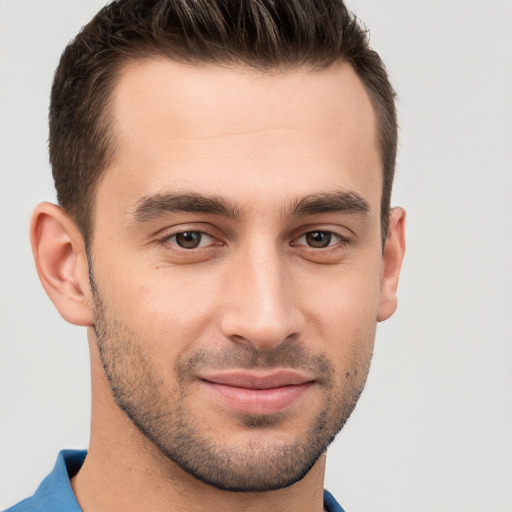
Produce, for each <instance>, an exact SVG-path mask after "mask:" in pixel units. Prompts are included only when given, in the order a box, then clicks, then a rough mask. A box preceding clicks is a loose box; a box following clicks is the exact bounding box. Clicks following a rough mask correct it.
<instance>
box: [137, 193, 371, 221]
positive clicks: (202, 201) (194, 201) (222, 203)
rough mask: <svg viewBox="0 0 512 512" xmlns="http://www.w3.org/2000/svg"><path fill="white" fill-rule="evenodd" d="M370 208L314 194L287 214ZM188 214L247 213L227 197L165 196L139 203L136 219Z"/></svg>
mask: <svg viewBox="0 0 512 512" xmlns="http://www.w3.org/2000/svg"><path fill="white" fill-rule="evenodd" d="M369 211H370V205H369V204H368V202H367V201H366V200H365V199H363V198H362V197H361V196H360V195H359V194H357V193H356V192H353V191H340V192H334V193H319V194H310V195H308V196H306V197H303V198H301V199H297V200H296V201H293V202H292V203H291V205H290V207H289V208H287V209H286V210H285V211H284V212H283V213H284V215H285V216H287V217H300V216H306V215H319V214H322V213H344V214H356V215H364V214H367V213H368V212H369ZM176 212H188V213H205V214H210V215H221V216H224V217H231V218H240V217H242V216H243V210H242V209H241V208H240V207H239V206H238V205H237V204H236V203H234V202H232V201H229V200H228V199H226V198H224V197H218V196H204V195H202V194H196V193H185V194H174V193H162V194H155V195H152V196H145V197H142V198H141V199H139V201H137V204H136V207H135V210H134V213H133V216H134V217H135V220H137V221H138V222H149V221H151V220H154V219H157V218H159V217H161V216H162V215H165V214H167V213H176Z"/></svg>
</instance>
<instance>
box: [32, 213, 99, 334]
mask: <svg viewBox="0 0 512 512" xmlns="http://www.w3.org/2000/svg"><path fill="white" fill-rule="evenodd" d="M30 240H31V243H32V252H33V254H34V259H35V263H36V268H37V273H38V275H39V279H40V280H41V283H42V285H43V287H44V289H45V291H46V293H47V294H48V296H49V297H50V299H51V301H52V302H53V304H54V305H55V307H56V308H57V309H58V311H59V313H60V314H61V315H62V317H63V318H64V319H65V320H67V321H68V322H70V323H72V324H75V325H85V326H89V325H92V306H91V300H90V298H91V292H90V286H89V270H88V262H87V254H86V251H85V244H84V241H83V238H82V235H81V233H80V231H79V230H78V228H77V227H76V225H75V223H74V222H73V221H72V220H71V219H70V218H69V217H68V215H67V214H66V213H65V212H64V211H63V210H62V209H61V208H59V207H58V206H56V205H54V204H51V203H41V204H40V205H38V206H37V207H36V209H35V210H34V213H33V215H32V222H31V227H30Z"/></svg>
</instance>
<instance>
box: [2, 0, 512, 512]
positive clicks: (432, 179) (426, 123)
mask: <svg viewBox="0 0 512 512" xmlns="http://www.w3.org/2000/svg"><path fill="white" fill-rule="evenodd" d="M101 4H102V2H100V1H99V0H87V1H85V0H60V1H57V0H52V1H50V0H45V1H41V0H33V1H30V0H3V1H2V0H0V73H1V74H0V102H1V103H0V116H1V117H0V145H1V146H0V158H1V160H0V165H1V167H0V169H1V175H0V194H1V195H0V209H1V210H0V229H1V247H0V279H1V281H0V294H1V295H0V297H1V303H0V314H1V317H0V336H1V337H0V340H1V345H0V508H2V507H5V506H8V505H11V504H13V503H14V502H16V501H18V500H19V499H21V498H23V497H26V496H27V495H29V494H31V493H32V492H33V491H34V489H35V487H36V486H37V485H38V484H39V482H40V480H41V479H42V478H43V476H45V475H46V474H47V473H48V472H49V470H50V469H51V467H52V466H53V463H54V460H55V457H56V455H57V452H58V451H59V450H60V449H61V448H64V447H66V448H74V447H86V446H87V440H88V424H89V398H90V391H89V373H88V371H89V370H88V368H89V363H88V353H87V348H86V336H85V331H84V330H83V329H82V328H77V327H72V326H69V325H67V324H66V323H65V322H64V321H63V320H61V318H60V317H59V316H58V314H57V313H56V311H55V310H54V308H53V306H52V305H51V303H50V301H49V300H48V299H47V298H46V296H45V295H44V292H43V290H42V288H41V286H40V284H39V282H38V279H37V276H36V273H35V270H34V267H33V263H32V256H31V253H30V248H29V241H28V224H29V218H30V212H31V209H32V208H33V206H34V205H35V204H36V203H37V202H38V201H40V200H43V199H50V200H52V199H53V197H54V195H53V189H52V182H51V175H50V169H49V166H48V163H47V162H48V158H47V149H46V139H47V121H46V117H47V107H48V96H49V90H50V85H51V78H52V74H53V70H54V69H55V67H56V65H57V62H58V58H59V56H60V53H61V51H62V50H63V48H64V46H65V44H66V43H67V42H68V41H69V40H70V39H71V38H72V37H73V36H74V35H75V33H76V32H77V31H78V29H79V28H80V27H81V26H82V25H83V24H84V23H86V22H87V21H88V19H89V18H90V17H91V16H92V14H93V13H94V12H95V11H96V10H97V8H98V7H99V6H100V5H101ZM349 5H350V6H351V7H352V8H353V9H354V10H355V11H356V13H357V14H358V15H359V17H360V18H362V19H363V20H364V21H365V22H366V24H367V25H368V27H370V29H371V37H372V43H373V44H374V46H375V47H376V48H377V50H378V51H379V52H380V53H381V56H382V57H383V59H384V61H385V62H386V64H387V66H388V69H389V71H390V74H391V78H392V81H393V83H394V85H395V87H396V89H397V91H398V94H399V103H398V108H399V116H400V124H401V139H400V153H399V162H398V176H397V183H396V189H395V195H394V203H395V204H400V205H403V206H405V208H406V209H407V211H408V239H409V241H408V253H407V257H406V262H405V267H404V270H403V277H402V281H401V287H400V299H401V300H400V306H399V310H398V312H397V314H396V315H395V317H394V318H392V319H391V320H390V321H388V322H387V323H385V324H382V325H380V326H379V330H378V334H377V345H376V352H375V357H374V362H373V367H372V370H371V373H370V378H369V381H368V385H367V388H366V391H365V393H364V394H363V397H362V399H361V401H360V403H359V405H358V407H357V408H356V411H355V413H354V415H353V416H352V418H351V419H350V421H349V423H348V424H347V426H346V427H345V429H344V431H343V432H342V434H340V436H339V438H338V440H337V441H336V442H335V444H334V445H333V446H332V447H331V449H330V451H329V456H328V473H327V481H326V487H327V488H328V489H330V490H331V491H332V492H333V493H334V495H335V496H336V497H337V498H338V500H339V501H340V502H341V504H342V505H343V506H344V507H345V508H347V510H348V511H349V512H372V511H375V512H420V511H425V512H427V511H428V512H457V511H462V510H464V511H465V512H493V511H496V512H501V511H504V512H511V511H512V263H511V262H512V258H511V255H512V149H511V148H512V93H511V91H512V2H511V1H510V0H491V1H486V2H482V1H476V0H474V1H471V0H459V1H456V0H448V1H440V0H431V1H420V0H352V1H350V2H349Z"/></svg>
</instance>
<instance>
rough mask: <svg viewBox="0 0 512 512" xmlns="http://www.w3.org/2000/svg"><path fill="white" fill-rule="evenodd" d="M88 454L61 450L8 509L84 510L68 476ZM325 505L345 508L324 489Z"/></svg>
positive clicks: (330, 510) (333, 511)
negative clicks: (26, 494)
mask: <svg viewBox="0 0 512 512" xmlns="http://www.w3.org/2000/svg"><path fill="white" fill-rule="evenodd" d="M86 455H87V451H86V450H62V451H61V452H60V453H59V456H58V457H57V462H56V463H55V467H54V468H53V471H52V472H51V473H50V474H49V475H48V476H47V477H46V478H45V479H44V480H43V481H42V482H41V485H40V486H39V487H38V488H37V491H36V492H35V493H34V495H33V496H31V497H30V498H27V499H25V500H23V501H20V502H19V503H18V504H17V505H14V506H13V507H11V508H8V509H7V510H6V511H5V512H81V508H80V505H79V504H78V501H76V498H75V495H74V493H73V489H71V484H70V483H69V479H70V478H71V477H72V476H74V475H76V474H77V473H78V470H79V469H80V468H81V467H82V464H83V462H84V460H85V456H86ZM324 507H325V510H326V511H327V512H344V511H343V509H342V508H341V506H340V505H339V504H338V502H337V501H336V500H335V499H334V497H333V496H332V494H330V493H329V492H327V491H324Z"/></svg>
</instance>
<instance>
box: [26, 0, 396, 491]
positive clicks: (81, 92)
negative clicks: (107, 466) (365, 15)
mask: <svg viewBox="0 0 512 512" xmlns="http://www.w3.org/2000/svg"><path fill="white" fill-rule="evenodd" d="M395 151H396V120H395V111H394V102H393V91H392V88H391V86H390V85H389V82H388V80H387V76H386V73H385V70H384V67H383V65H382V63H381V61H380V59H379V57H378V56H377V54H376V53H374V52H373V51H372V50H370V49H369V47H368V44H367V40H366V36H365V33H364V32H363V31H362V30H361V29H360V27H359V25H358V24H357V23H356V21H355V20H354V19H353V17H351V16H350V15H349V13H348V12H347V11H346V9H345V7H344V6H343V5H342V4H341V3H337V2H325V5H324V4H323V2H318V1H316V0H315V1H314V2H307V1H305V0H304V1H293V2H282V3H276V2H268V4H267V3H266V2H262V1H258V2H252V1H247V2H233V5H231V3H229V2H220V1H219V2H202V3H200V2H187V1H180V2H156V1H153V2H148V1H139V2H136V1H129V0H128V1H126V2H116V3H114V4H111V5H110V6H107V7H105V8H104V9H103V10H102V11H100V13H99V14H98V15H97V16H96V18H94V19H93V21H92V22H91V23H90V24H89V25H87V26H86V27H85V28H84V29H83V30H82V32H81V33H80V34H79V35H78V36H77V38H76V40H75V41H74V42H73V43H71V45H70V46H69V47H68V48H67V49H66V51H65V53H64V55H63V57H62V60H61V63H60V65H59V68H58V70H57V73H56V78H55V83H54V87H53V90H52V105H51V112H50V153H51V161H52V166H53V172H54V176H55V183H56V187H57V192H58V197H59V201H60V203H61V206H62V209H60V208H58V207H55V206H52V205H42V206H40V207H39V208H38V209H37V210H36V213H35V215H34V221H33V229H32V240H33V246H34V252H35V255H36V262H37V265H38V270H39V274H40V276H41V279H42V281H43V284H44V286H45V288H46V290H47V292H48V294H49V295H50V297H51V298H52V300H53V301H54V302H55V304H56V305H57V307H58V309H59V311H60V312H61V314H62V315H63V316H64V318H66V319H67V320H68V321H70V322H72V323H75V324H81V325H86V326H88V328H89V340H90V346H91V353H92V364H93V372H94V371H96V372H97V373H100V374H101V377H99V380H102V381H103V383H104V384H105V385H104V386H101V385H98V386H96V391H94V388H93V401H94V400H95V395H96V399H97V401H98V402H101V404H102V406H101V407H102V410H103V412H105V411H107V410H116V411H118V412H120V411H122V414H121V413H120V416H117V418H119V419H118V421H117V422H114V423H115V425H113V424H112V422H111V423H110V424H109V425H108V429H110V430H111V431H113V430H115V429H116V428H117V438H118V439H120V438H122V437H123V436H124V437H126V438H128V437H130V439H133V436H128V435H127V434H126V432H128V431H129V430H130V431H132V430H133V431H136V433H137V436H139V439H140V440H141V442H144V443H146V444H147V446H150V447H151V448H152V449H154V452H155V454H156V455H155V457H156V459H158V460H159V461H160V462H161V464H162V465H164V466H165V465H167V466H166V467H168V468H169V471H176V470H177V469H176V468H179V471H184V472H185V473H187V474H190V475H193V476H194V477H195V478H197V479H198V480H200V481H202V482H205V483H207V484H209V485H211V486H214V487H217V488H219V489H223V490H229V491H233V490H236V491H267V490H272V489H278V488H282V487H286V486H289V485H292V484H294V483H295V482H297V481H300V480H301V479H302V478H304V477H305V475H307V474H308V472H309V470H310V469H311V468H312V467H314V466H315V465H317V464H318V461H319V458H320V457H321V455H322V454H323V453H324V451H325V449H326V447H327V446H328V444H329V443H330V442H331V441H332V439H333V438H334V436H335V435H336V433H337V432H338V431H339V430H340V429H341V428H342V426H343V424H344V423H345V421H346V420H347V418H348V417H349V415H350V414H351V412H352V410H353V408H354V406H355V404H356V402H357V399H358V397H359V395H360V393H361V391H362V389H363V387H364V383H365V380H366V375H367V372H368V368H369V364H370V359H371V354H372V349H373V342H374V335H375V327H376V323H377V321H380V320H385V319H386V318H388V317H389V316H390V315H391V314H392V313H393V312H394V310H395V307H396V287H397V282H398V274H399V270H400V265H401V261H402V257H403V250H404V240H403V219H404V216H403V212H402V211H401V210H400V209H395V210H393V211H391V212H390V207H389V201H390V193H391V183H392V179H393V169H394V161H395ZM97 416H98V415H96V417H97ZM99 416H101V415H99ZM93 417H94V416H93ZM109 417H110V418H111V416H109ZM97 423H98V424H101V418H100V419H99V420H98V421H97ZM93 429H94V420H93ZM145 446H146V445H145ZM133 450H134V451H136V450H137V446H136V445H134V446H133Z"/></svg>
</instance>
